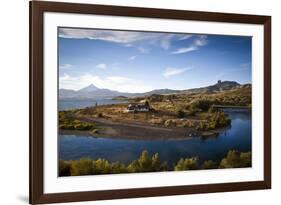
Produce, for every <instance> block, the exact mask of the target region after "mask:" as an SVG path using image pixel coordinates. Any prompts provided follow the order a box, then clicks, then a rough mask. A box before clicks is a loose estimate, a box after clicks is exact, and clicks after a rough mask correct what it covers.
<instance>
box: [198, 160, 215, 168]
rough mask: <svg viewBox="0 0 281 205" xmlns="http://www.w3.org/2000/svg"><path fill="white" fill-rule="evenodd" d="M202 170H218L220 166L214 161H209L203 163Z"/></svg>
mask: <svg viewBox="0 0 281 205" xmlns="http://www.w3.org/2000/svg"><path fill="white" fill-rule="evenodd" d="M202 168H203V169H216V168H218V166H217V164H216V163H215V162H214V161H212V160H207V161H205V162H203V165H202Z"/></svg>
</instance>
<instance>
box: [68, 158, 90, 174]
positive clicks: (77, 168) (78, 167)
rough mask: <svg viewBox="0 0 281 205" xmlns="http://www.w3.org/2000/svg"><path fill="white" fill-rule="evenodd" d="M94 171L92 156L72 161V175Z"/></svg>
mask: <svg viewBox="0 0 281 205" xmlns="http://www.w3.org/2000/svg"><path fill="white" fill-rule="evenodd" d="M92 171H93V161H92V160H91V159H90V158H82V159H80V160H76V161H72V163H71V168H70V172H71V176H80V175H90V174H92Z"/></svg>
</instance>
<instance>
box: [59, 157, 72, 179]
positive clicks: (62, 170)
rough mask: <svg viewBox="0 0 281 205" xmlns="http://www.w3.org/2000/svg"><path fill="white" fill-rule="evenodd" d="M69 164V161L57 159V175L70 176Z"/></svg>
mask: <svg viewBox="0 0 281 205" xmlns="http://www.w3.org/2000/svg"><path fill="white" fill-rule="evenodd" d="M70 166H71V164H70V163H69V162H66V161H63V160H59V176H70Z"/></svg>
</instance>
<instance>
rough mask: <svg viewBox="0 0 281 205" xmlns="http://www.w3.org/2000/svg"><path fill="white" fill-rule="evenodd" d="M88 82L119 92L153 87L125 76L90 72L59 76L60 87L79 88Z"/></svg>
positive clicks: (144, 89) (147, 89) (136, 91)
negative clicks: (105, 75)
mask: <svg viewBox="0 0 281 205" xmlns="http://www.w3.org/2000/svg"><path fill="white" fill-rule="evenodd" d="M90 84H94V85H95V86H97V87H99V88H106V89H110V90H117V91H120V92H129V93H141V92H147V91H150V90H152V89H153V88H152V87H150V86H148V85H147V84H146V83H144V82H142V81H140V80H137V79H132V78H128V77H125V76H108V77H104V78H102V77H100V76H96V75H93V74H91V73H86V74H82V75H79V76H77V75H75V76H71V75H68V74H64V75H63V76H60V77H59V87H60V89H61V88H63V89H72V90H79V89H81V88H84V87H86V86H88V85H90Z"/></svg>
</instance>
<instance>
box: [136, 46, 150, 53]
mask: <svg viewBox="0 0 281 205" xmlns="http://www.w3.org/2000/svg"><path fill="white" fill-rule="evenodd" d="M137 49H138V50H139V51H140V52H141V53H149V51H150V50H149V49H148V48H144V47H137Z"/></svg>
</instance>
